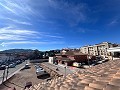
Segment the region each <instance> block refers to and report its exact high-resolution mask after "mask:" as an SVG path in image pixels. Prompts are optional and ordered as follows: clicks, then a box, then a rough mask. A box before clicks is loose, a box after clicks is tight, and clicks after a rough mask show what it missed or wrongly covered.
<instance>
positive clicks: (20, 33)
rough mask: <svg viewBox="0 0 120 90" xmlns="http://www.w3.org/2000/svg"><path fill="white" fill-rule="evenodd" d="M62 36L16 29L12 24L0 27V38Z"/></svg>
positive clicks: (22, 38)
mask: <svg viewBox="0 0 120 90" xmlns="http://www.w3.org/2000/svg"><path fill="white" fill-rule="evenodd" d="M45 37H46V38H55V39H56V38H58V39H61V38H63V37H62V36H59V35H51V34H49V33H46V32H37V31H33V30H24V29H17V28H14V27H12V26H9V27H4V28H0V40H28V41H29V40H31V39H32V40H36V39H40V38H45Z"/></svg>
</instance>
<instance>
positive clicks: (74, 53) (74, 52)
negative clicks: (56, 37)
mask: <svg viewBox="0 0 120 90" xmlns="http://www.w3.org/2000/svg"><path fill="white" fill-rule="evenodd" d="M55 55H86V54H83V53H81V52H80V51H67V52H65V53H62V52H61V53H59V54H55Z"/></svg>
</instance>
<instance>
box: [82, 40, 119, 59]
mask: <svg viewBox="0 0 120 90" xmlns="http://www.w3.org/2000/svg"><path fill="white" fill-rule="evenodd" d="M116 46H118V45H117V44H112V43H109V42H102V43H100V44H95V45H93V46H90V45H89V46H83V47H81V48H80V51H81V52H82V53H85V54H89V55H98V56H102V57H104V58H105V57H108V56H110V55H111V53H110V52H107V50H108V49H109V48H112V47H116Z"/></svg>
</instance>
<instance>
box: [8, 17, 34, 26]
mask: <svg viewBox="0 0 120 90" xmlns="http://www.w3.org/2000/svg"><path fill="white" fill-rule="evenodd" d="M7 19H8V20H10V21H12V22H15V23H18V24H24V25H32V24H31V23H29V22H25V21H20V20H15V19H11V18H7Z"/></svg>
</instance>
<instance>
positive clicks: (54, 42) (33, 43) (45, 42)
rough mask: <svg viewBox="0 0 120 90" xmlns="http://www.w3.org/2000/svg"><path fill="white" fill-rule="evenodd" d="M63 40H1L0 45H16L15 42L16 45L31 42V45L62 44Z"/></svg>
mask: <svg viewBox="0 0 120 90" xmlns="http://www.w3.org/2000/svg"><path fill="white" fill-rule="evenodd" d="M63 43H64V42H59V41H58V42H56V41H53V42H51V41H41V42H39V41H9V42H2V43H1V44H0V45H1V46H3V47H5V46H8V45H16V44H18V45H21V44H27V45H28V44H29V45H30V44H31V45H35V44H37V45H43V44H44V45H45V44H63Z"/></svg>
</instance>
